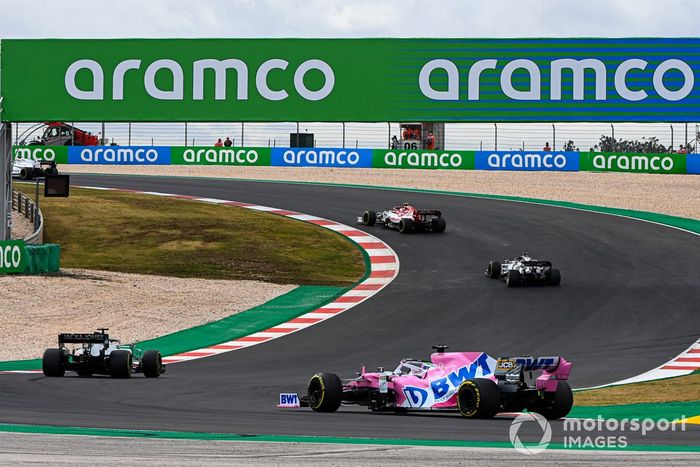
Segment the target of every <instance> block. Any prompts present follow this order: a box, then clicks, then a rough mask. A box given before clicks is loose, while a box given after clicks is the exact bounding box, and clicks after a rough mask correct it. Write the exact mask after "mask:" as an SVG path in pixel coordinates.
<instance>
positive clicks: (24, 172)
mask: <svg viewBox="0 0 700 467" xmlns="http://www.w3.org/2000/svg"><path fill="white" fill-rule="evenodd" d="M33 176H34V169H32V168H31V167H23V168H22V169H21V170H20V171H19V178H21V179H22V180H31V179H32V177H33Z"/></svg>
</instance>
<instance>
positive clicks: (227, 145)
mask: <svg viewBox="0 0 700 467" xmlns="http://www.w3.org/2000/svg"><path fill="white" fill-rule="evenodd" d="M224 146H226V147H227V148H229V147H231V146H233V141H231V138H229V137H228V136H227V137H226V141H224Z"/></svg>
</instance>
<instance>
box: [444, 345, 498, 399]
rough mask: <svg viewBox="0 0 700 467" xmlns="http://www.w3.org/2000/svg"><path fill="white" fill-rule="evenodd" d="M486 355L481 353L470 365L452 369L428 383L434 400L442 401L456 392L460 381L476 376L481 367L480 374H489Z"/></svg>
mask: <svg viewBox="0 0 700 467" xmlns="http://www.w3.org/2000/svg"><path fill="white" fill-rule="evenodd" d="M487 360H488V355H486V354H481V356H480V357H479V358H478V359H477V360H476V361H475V362H474V363H472V364H471V365H467V366H463V367H462V368H459V369H457V370H454V371H452V372H451V373H449V374H448V375H447V376H445V377H443V378H440V379H436V380H435V381H432V382H431V383H430V389H432V390H433V397H435V402H436V403H437V402H444V401H446V400H447V399H449V398H450V397H452V395H453V394H454V393H455V392H457V389H458V388H459V385H460V384H462V381H465V380H467V379H472V378H474V377H475V376H477V370H478V369H481V375H480V376H486V375H489V374H491V369H490V368H489V365H488V362H487Z"/></svg>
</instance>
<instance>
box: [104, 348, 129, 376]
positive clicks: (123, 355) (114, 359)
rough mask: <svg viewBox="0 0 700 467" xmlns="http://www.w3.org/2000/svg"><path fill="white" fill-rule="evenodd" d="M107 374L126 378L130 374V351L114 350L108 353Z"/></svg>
mask: <svg viewBox="0 0 700 467" xmlns="http://www.w3.org/2000/svg"><path fill="white" fill-rule="evenodd" d="M109 374H110V375H111V376H112V378H128V377H129V376H131V352H129V351H128V350H115V351H113V352H112V353H110V354H109Z"/></svg>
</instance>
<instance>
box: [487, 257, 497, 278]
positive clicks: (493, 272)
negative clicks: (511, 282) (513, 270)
mask: <svg viewBox="0 0 700 467" xmlns="http://www.w3.org/2000/svg"><path fill="white" fill-rule="evenodd" d="M486 273H487V274H488V276H489V277H490V278H491V279H498V277H499V276H500V275H501V263H499V262H498V261H491V262H490V263H489V267H488V268H486Z"/></svg>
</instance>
